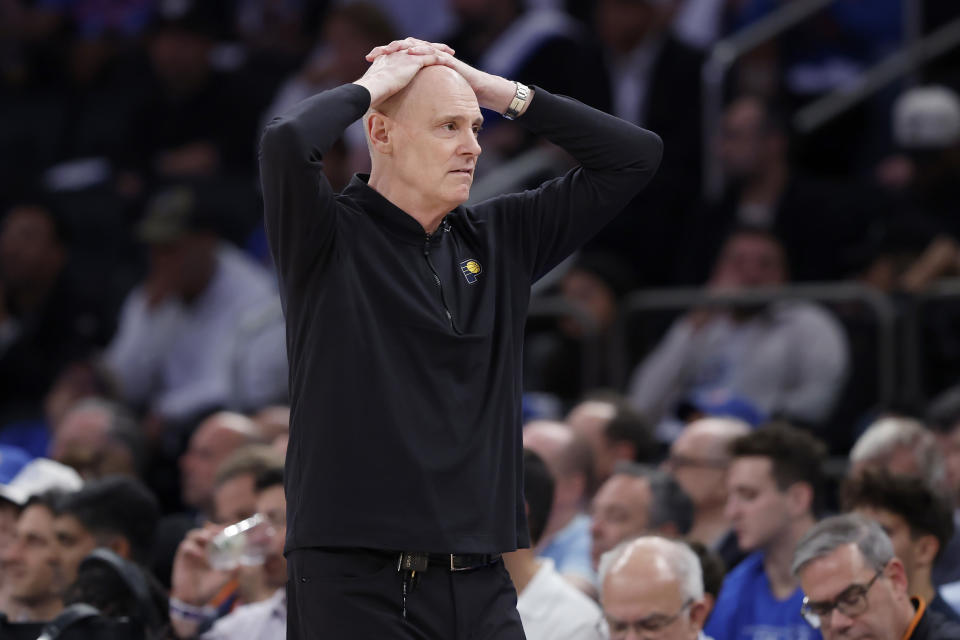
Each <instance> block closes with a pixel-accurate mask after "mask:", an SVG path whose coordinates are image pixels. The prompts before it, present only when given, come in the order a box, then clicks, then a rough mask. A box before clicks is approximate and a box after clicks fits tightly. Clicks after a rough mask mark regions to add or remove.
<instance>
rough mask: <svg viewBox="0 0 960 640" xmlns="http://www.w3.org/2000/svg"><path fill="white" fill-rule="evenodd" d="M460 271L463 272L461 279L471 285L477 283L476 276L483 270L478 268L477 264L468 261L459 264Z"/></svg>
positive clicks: (473, 261) (474, 261)
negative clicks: (464, 279)
mask: <svg viewBox="0 0 960 640" xmlns="http://www.w3.org/2000/svg"><path fill="white" fill-rule="evenodd" d="M460 271H463V277H464V278H466V279H467V283H468V284H473V283H475V282H476V281H477V276H478V275H480V272H481V271H483V269H481V268H480V263H479V262H477V261H476V260H473V259H470V260H464V261H463V262H461V263H460Z"/></svg>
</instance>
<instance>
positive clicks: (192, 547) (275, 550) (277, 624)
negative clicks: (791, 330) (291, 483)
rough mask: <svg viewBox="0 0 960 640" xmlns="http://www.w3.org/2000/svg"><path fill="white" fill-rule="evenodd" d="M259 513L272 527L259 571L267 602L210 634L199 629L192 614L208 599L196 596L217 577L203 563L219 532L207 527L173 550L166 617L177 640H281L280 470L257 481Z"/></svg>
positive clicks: (283, 534) (283, 603)
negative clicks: (266, 589) (195, 639)
mask: <svg viewBox="0 0 960 640" xmlns="http://www.w3.org/2000/svg"><path fill="white" fill-rule="evenodd" d="M256 491H257V513H260V514H263V516H264V518H265V519H266V520H267V522H269V523H270V525H271V527H272V528H273V533H272V535H271V536H270V544H269V549H268V551H267V554H266V557H265V559H264V561H263V565H262V571H263V573H264V576H265V577H266V581H267V583H268V584H269V585H270V586H271V587H272V590H273V593H272V595H271V597H270V598H268V599H266V600H262V601H260V602H255V603H249V604H244V605H243V606H240V607H238V608H237V609H235V610H234V611H233V612H232V613H230V614H229V615H227V616H224V617H223V618H221V619H219V620H217V621H216V623H214V625H213V627H212V628H211V629H209V630H208V631H203V629H202V628H200V629H198V625H197V621H196V618H195V616H192V615H191V614H196V613H197V612H200V611H202V610H203V609H202V606H203V605H204V604H205V602H206V600H205V599H204V598H203V597H202V596H201V595H200V594H201V593H202V591H203V589H204V586H205V585H204V583H205V582H209V579H210V578H211V577H212V578H214V579H216V578H217V576H216V574H217V573H222V572H217V571H213V570H211V567H210V565H209V562H208V560H207V547H208V545H209V544H210V541H211V540H212V539H213V537H214V536H215V535H216V534H217V533H219V531H220V529H219V528H218V527H208V528H205V529H198V530H195V531H192V532H190V534H189V535H188V536H187V538H186V539H185V540H184V541H183V543H182V544H181V545H180V548H179V549H178V550H177V559H176V561H175V563H174V579H173V589H172V590H171V592H170V617H171V622H173V625H174V629H175V630H176V632H177V636H178V637H181V638H188V637H194V635H195V633H196V632H197V631H200V632H201V635H200V637H201V638H204V639H206V640H220V639H223V640H227V639H232V638H238V637H243V638H250V639H251V640H274V639H276V638H283V637H285V634H286V627H287V606H286V594H285V592H284V585H285V584H286V583H287V561H286V559H285V558H284V556H283V544H284V539H285V538H286V500H285V498H284V492H283V470H282V469H276V468H273V469H268V470H267V471H264V472H263V473H261V474H260V476H258V477H257V481H256Z"/></svg>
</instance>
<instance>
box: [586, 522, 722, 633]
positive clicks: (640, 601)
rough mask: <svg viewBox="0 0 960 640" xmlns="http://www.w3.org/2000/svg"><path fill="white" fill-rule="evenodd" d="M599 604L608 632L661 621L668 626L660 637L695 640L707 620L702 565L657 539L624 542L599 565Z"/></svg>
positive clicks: (672, 543)
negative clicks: (641, 622) (637, 624)
mask: <svg viewBox="0 0 960 640" xmlns="http://www.w3.org/2000/svg"><path fill="white" fill-rule="evenodd" d="M600 603H601V605H602V606H603V612H604V615H605V616H606V618H607V622H608V624H609V625H610V627H611V630H619V629H621V628H623V627H629V626H633V625H634V624H636V623H638V622H639V621H645V622H647V623H652V622H653V621H654V620H657V619H659V620H664V621H668V622H665V623H663V624H664V626H663V627H662V629H660V635H661V637H664V638H670V639H671V640H696V638H697V636H698V634H699V631H700V629H701V628H702V627H703V622H704V618H705V617H706V605H705V604H704V602H703V577H702V571H701V569H700V560H699V559H698V558H697V555H696V554H695V553H694V552H693V550H692V549H690V547H688V546H687V545H686V544H684V543H682V542H676V541H673V540H667V539H666V538H661V537H658V536H644V537H642V538H636V539H634V540H631V541H629V542H625V543H623V544H621V545H619V546H617V547H616V548H615V549H613V550H612V551H610V552H609V553H607V554H605V555H604V556H603V559H602V560H601V561H600ZM678 614H679V617H678V618H675V619H674V620H673V621H669V620H670V619H671V617H673V616H675V615H678Z"/></svg>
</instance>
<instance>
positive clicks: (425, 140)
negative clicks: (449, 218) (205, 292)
mask: <svg viewBox="0 0 960 640" xmlns="http://www.w3.org/2000/svg"><path fill="white" fill-rule="evenodd" d="M391 120H392V124H393V127H392V133H391V151H392V153H391V160H390V169H389V171H390V176H389V178H388V180H389V181H390V182H391V183H393V184H395V185H399V186H400V188H402V189H403V190H404V191H406V192H409V193H411V194H415V196H416V201H417V202H419V206H422V207H423V208H424V209H426V210H431V209H435V208H443V209H445V210H448V211H449V210H452V209H454V208H456V207H457V206H458V205H460V204H463V203H464V202H466V201H467V199H468V198H469V197H470V186H471V185H472V184H473V175H474V169H475V168H476V165H477V158H479V156H480V144H479V143H478V142H477V135H478V133H479V131H480V127H481V125H482V124H483V116H482V115H481V113H480V106H479V104H478V103H477V96H476V95H475V94H474V93H473V90H472V89H471V88H470V86H469V85H468V84H467V83H466V81H465V80H464V79H463V78H462V77H461V76H460V75H459V74H457V73H456V72H455V71H453V70H452V69H450V68H448V67H439V66H433V67H427V68H425V69H423V70H421V71H420V72H419V73H418V74H417V76H416V77H415V78H414V80H413V82H411V85H410V90H409V92H408V93H407V95H406V96H405V98H404V100H403V102H402V104H401V105H400V106H399V108H398V109H397V110H396V113H394V114H393V116H392V117H391Z"/></svg>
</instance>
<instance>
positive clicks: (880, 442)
mask: <svg viewBox="0 0 960 640" xmlns="http://www.w3.org/2000/svg"><path fill="white" fill-rule="evenodd" d="M867 469H883V470H886V471H889V472H890V473H893V474H898V475H907V476H914V477H919V478H921V479H922V480H923V481H924V482H925V483H926V484H927V486H928V487H931V488H932V489H933V490H934V491H936V492H937V493H939V494H941V495H944V496H947V495H949V489H948V486H947V484H946V470H945V467H944V457H943V451H941V450H940V447H939V443H938V442H937V438H936V436H934V434H933V433H932V432H930V431H928V430H927V429H926V428H925V427H924V425H923V423H921V422H920V421H918V420H914V419H912V418H903V417H896V416H892V417H885V418H880V419H879V420H877V421H875V422H874V423H873V424H871V425H870V426H869V427H868V428H867V430H866V431H864V432H863V434H861V436H860V437H859V438H858V439H857V441H856V442H855V443H854V445H853V448H852V449H851V450H850V476H851V477H856V476H858V475H859V474H861V473H862V472H863V471H865V470H867ZM957 581H960V533H958V532H956V531H954V534H953V537H952V538H951V539H950V542H949V543H947V544H946V545H945V546H944V548H943V550H942V552H941V553H940V555H939V557H938V558H937V561H936V563H935V564H934V566H933V584H935V585H937V586H940V585H943V584H946V583H953V582H957Z"/></svg>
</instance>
